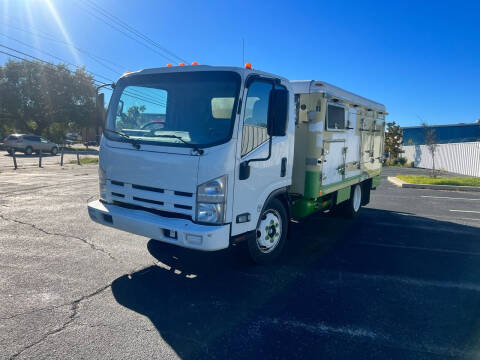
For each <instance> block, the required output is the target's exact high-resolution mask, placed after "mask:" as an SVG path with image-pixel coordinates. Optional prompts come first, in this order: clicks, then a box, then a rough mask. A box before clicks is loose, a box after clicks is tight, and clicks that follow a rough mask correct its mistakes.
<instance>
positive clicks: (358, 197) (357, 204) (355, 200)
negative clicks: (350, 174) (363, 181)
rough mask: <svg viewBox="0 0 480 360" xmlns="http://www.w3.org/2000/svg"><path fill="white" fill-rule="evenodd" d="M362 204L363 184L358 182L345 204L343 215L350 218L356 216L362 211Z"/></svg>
mask: <svg viewBox="0 0 480 360" xmlns="http://www.w3.org/2000/svg"><path fill="white" fill-rule="evenodd" d="M361 206H362V186H361V185H360V184H357V185H355V186H353V187H352V190H351V193H350V199H348V200H347V201H346V202H345V204H344V206H343V209H342V210H343V215H345V217H348V218H354V217H355V216H357V215H358V213H359V212H360V208H361Z"/></svg>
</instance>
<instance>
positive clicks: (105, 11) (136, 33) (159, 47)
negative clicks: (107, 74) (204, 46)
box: [85, 0, 186, 62]
mask: <svg viewBox="0 0 480 360" xmlns="http://www.w3.org/2000/svg"><path fill="white" fill-rule="evenodd" d="M85 1H87V2H88V3H89V4H90V7H91V8H92V7H94V8H96V9H97V10H98V11H99V12H101V13H102V14H103V15H104V16H105V17H108V18H109V19H111V20H113V21H115V22H116V23H117V24H119V25H120V26H122V27H123V28H125V29H127V30H128V31H130V32H131V33H133V34H135V35H137V36H138V37H140V38H142V39H144V40H145V41H147V42H149V43H150V44H152V45H154V46H155V47H157V48H158V49H160V50H162V51H164V52H165V53H167V54H169V55H170V56H173V57H174V58H176V59H178V60H180V61H183V62H186V60H185V59H183V58H181V57H180V56H178V55H176V54H175V53H174V52H172V51H170V50H168V49H167V48H165V47H164V46H162V45H161V44H159V43H158V42H157V41H155V40H153V39H151V38H150V37H148V36H147V35H145V34H143V33H141V32H140V31H138V30H137V29H135V28H133V27H132V26H130V25H128V24H127V23H126V22H125V21H123V20H121V19H120V18H118V17H117V16H115V15H113V14H111V13H109V12H108V11H107V10H105V9H104V8H102V7H101V6H100V5H98V4H96V3H95V2H94V1H92V0H85Z"/></svg>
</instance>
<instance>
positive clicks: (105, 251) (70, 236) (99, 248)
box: [0, 214, 117, 260]
mask: <svg viewBox="0 0 480 360" xmlns="http://www.w3.org/2000/svg"><path fill="white" fill-rule="evenodd" d="M0 219H3V220H5V221H10V222H14V223H17V224H21V225H25V226H30V227H31V228H33V229H35V230H37V231H40V232H42V233H44V234H46V235H52V236H60V237H63V238H65V239H68V238H71V239H75V240H79V241H81V242H83V243H84V244H85V245H87V246H89V247H90V248H91V249H92V250H95V251H100V252H101V253H103V254H105V255H107V256H108V257H109V258H110V259H112V260H117V258H115V257H114V256H113V255H112V254H111V253H110V252H108V251H107V250H105V249H103V248H101V247H98V246H97V245H95V244H93V243H91V242H89V241H88V240H87V239H84V238H82V237H79V236H75V235H67V234H62V233H56V232H50V231H47V230H45V229H42V228H40V227H38V226H37V225H35V224H31V223H28V222H25V221H20V220H17V219H11V218H8V217H6V216H5V215H2V214H0Z"/></svg>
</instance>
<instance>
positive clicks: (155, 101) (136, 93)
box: [0, 44, 166, 106]
mask: <svg viewBox="0 0 480 360" xmlns="http://www.w3.org/2000/svg"><path fill="white" fill-rule="evenodd" d="M0 47H3V48H6V49H8V50H10V51H14V52H17V53H19V54H21V55H23V56H27V57H30V58H32V59H35V60H36V61H39V62H41V63H44V64H47V65H51V66H55V64H53V63H51V62H49V61H45V60H43V59H40V58H38V57H36V56H33V55H31V54H27V53H25V52H23V51H20V50H17V49H14V48H11V47H8V46H5V45H2V44H0ZM0 53H2V54H5V55H8V56H11V57H14V58H16V59H19V60H23V61H26V62H29V63H32V64H35V62H34V61H30V60H27V59H25V58H23V57H20V56H16V55H14V54H11V53H8V52H5V51H1V50H0ZM72 65H73V66H75V67H78V68H79V67H80V66H78V65H74V64H72ZM50 70H52V71H55V70H54V69H50ZM87 73H89V74H90V75H92V81H93V82H95V83H99V84H100V85H105V84H107V83H105V82H102V81H100V80H97V79H95V78H94V75H96V76H100V77H104V76H102V75H98V74H93V73H90V72H87ZM104 78H105V77H104ZM106 79H107V80H109V81H111V82H113V81H112V80H111V79H108V78H106ZM123 93H124V94H125V95H127V96H130V97H133V98H135V99H138V100H142V101H145V102H147V103H151V104H154V105H157V106H166V104H165V102H162V101H161V99H154V98H152V97H150V96H148V95H144V94H142V93H141V92H140V91H135V90H134V89H131V90H127V91H124V92H123ZM159 100H160V101H159Z"/></svg>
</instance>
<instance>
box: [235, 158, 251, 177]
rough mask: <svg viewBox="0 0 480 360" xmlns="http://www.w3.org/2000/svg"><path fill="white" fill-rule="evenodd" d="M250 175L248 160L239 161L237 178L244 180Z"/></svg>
mask: <svg viewBox="0 0 480 360" xmlns="http://www.w3.org/2000/svg"><path fill="white" fill-rule="evenodd" d="M249 177H250V165H249V164H248V161H244V162H242V163H240V174H239V175H238V179H239V180H246V179H248V178H249Z"/></svg>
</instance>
